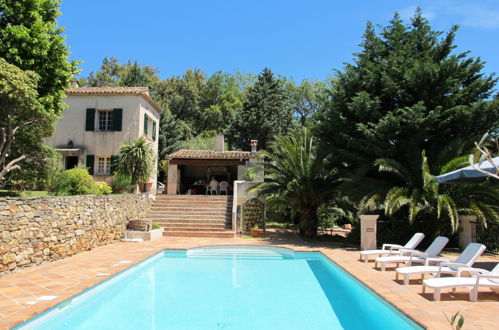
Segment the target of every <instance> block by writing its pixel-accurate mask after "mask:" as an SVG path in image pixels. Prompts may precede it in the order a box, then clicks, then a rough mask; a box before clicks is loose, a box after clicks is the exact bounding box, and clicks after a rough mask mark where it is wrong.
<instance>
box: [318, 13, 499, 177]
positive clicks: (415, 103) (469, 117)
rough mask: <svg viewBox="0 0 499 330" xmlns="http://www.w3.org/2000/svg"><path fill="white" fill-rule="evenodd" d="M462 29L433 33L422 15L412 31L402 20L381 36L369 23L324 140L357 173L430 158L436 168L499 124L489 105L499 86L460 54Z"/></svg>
mask: <svg viewBox="0 0 499 330" xmlns="http://www.w3.org/2000/svg"><path fill="white" fill-rule="evenodd" d="M456 31H457V27H453V28H452V29H451V30H450V31H449V32H448V33H447V34H445V35H443V33H442V32H437V31H433V30H432V29H431V27H430V26H429V24H428V21H427V20H426V19H425V18H423V16H422V13H421V11H420V10H418V11H417V12H416V14H415V16H414V17H413V18H412V20H411V24H409V25H405V24H404V23H403V21H402V20H401V19H400V17H399V16H398V15H397V14H396V15H395V17H394V18H393V19H392V20H391V21H390V25H388V26H387V27H384V28H383V29H382V30H381V32H380V33H379V34H377V33H376V31H375V29H374V27H373V26H372V25H371V24H370V23H369V24H368V25H367V28H366V31H365V33H364V40H363V42H362V44H361V46H362V50H361V51H360V52H359V53H357V54H355V55H356V60H355V63H354V64H347V65H346V66H345V68H344V70H343V72H337V79H336V80H335V81H334V87H333V89H332V90H331V91H330V98H329V100H330V101H329V102H328V103H327V104H326V106H325V108H324V109H323V111H322V112H321V115H320V123H319V125H318V130H317V131H318V136H319V137H320V140H321V143H322V147H323V148H324V150H325V151H326V153H327V154H329V155H334V156H335V160H334V161H333V164H334V165H336V166H341V165H342V164H348V166H349V167H350V168H352V167H356V166H357V165H361V164H372V163H373V162H374V160H375V159H378V158H394V159H397V160H398V161H401V162H402V163H405V162H408V161H409V160H410V159H414V158H415V157H417V156H418V155H419V154H420V153H421V151H422V150H426V151H427V156H428V158H429V159H430V163H435V162H434V161H433V158H434V157H435V156H436V155H437V154H438V152H439V150H440V149H441V148H442V147H443V146H445V145H446V144H447V143H448V142H449V141H450V140H454V139H458V138H463V137H464V138H466V137H472V136H477V135H478V136H481V135H482V134H483V133H484V132H486V131H487V130H488V129H490V128H491V127H492V126H491V125H492V124H493V122H494V121H495V120H496V119H497V117H498V108H499V107H498V105H499V102H497V101H488V98H489V97H490V96H491V94H492V92H493V87H494V85H495V83H496V79H495V78H494V77H493V76H486V75H484V74H483V73H481V70H482V69H483V67H484V62H482V61H481V60H480V58H478V59H474V58H471V57H468V52H464V53H457V54H455V53H453V50H454V49H455V48H456V46H455V44H454V39H455V35H456Z"/></svg>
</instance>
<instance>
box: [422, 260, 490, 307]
mask: <svg viewBox="0 0 499 330" xmlns="http://www.w3.org/2000/svg"><path fill="white" fill-rule="evenodd" d="M463 271H466V272H469V273H470V274H471V275H472V277H442V278H428V279H426V280H424V281H423V293H425V290H426V288H427V287H428V288H431V289H433V300H435V301H439V300H440V295H441V291H442V289H452V292H455V291H456V289H457V288H460V287H464V288H467V289H468V290H469V295H470V301H477V300H478V289H479V288H480V287H487V288H489V289H490V290H492V291H494V292H497V293H499V263H498V264H497V265H496V266H495V267H494V269H492V271H490V272H489V271H488V270H485V269H480V268H470V267H463V268H461V272H463Z"/></svg>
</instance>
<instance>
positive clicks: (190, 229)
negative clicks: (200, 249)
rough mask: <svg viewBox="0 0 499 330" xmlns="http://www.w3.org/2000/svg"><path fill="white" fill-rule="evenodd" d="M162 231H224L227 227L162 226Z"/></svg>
mask: <svg viewBox="0 0 499 330" xmlns="http://www.w3.org/2000/svg"><path fill="white" fill-rule="evenodd" d="M163 228H164V229H163V231H191V232H199V231H206V232H224V231H226V230H227V229H226V228H225V227H224V228H197V227H163Z"/></svg>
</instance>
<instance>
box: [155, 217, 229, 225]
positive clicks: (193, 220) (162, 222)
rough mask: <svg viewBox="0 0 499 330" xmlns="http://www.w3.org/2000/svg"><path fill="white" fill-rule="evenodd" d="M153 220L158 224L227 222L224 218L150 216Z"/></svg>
mask: <svg viewBox="0 0 499 330" xmlns="http://www.w3.org/2000/svg"><path fill="white" fill-rule="evenodd" d="M151 220H152V221H153V222H156V223H158V224H160V225H161V224H174V223H192V224H200V225H208V224H216V225H218V224H222V223H226V222H228V221H227V220H226V219H223V220H204V219H187V220H186V219H157V218H151Z"/></svg>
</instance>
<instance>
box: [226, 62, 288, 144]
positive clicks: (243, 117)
mask: <svg viewBox="0 0 499 330" xmlns="http://www.w3.org/2000/svg"><path fill="white" fill-rule="evenodd" d="M286 96H287V93H286V90H285V89H284V82H283V80H282V79H278V78H276V77H275V76H274V74H273V73H272V71H271V70H270V69H269V68H265V69H264V70H263V71H262V73H261V74H260V75H259V76H258V78H257V81H256V82H255V84H254V85H252V86H251V87H250V88H249V89H248V93H247V97H246V101H245V102H244V104H243V108H242V109H241V111H239V112H238V113H237V115H236V118H235V119H234V122H233V123H232V125H231V127H230V128H229V130H228V140H229V144H230V145H231V146H232V147H235V148H239V149H243V150H248V149H249V148H250V140H258V141H259V144H260V145H261V146H262V147H263V148H265V147H266V146H267V144H268V143H269V142H271V141H272V140H273V137H274V135H278V134H286V133H287V132H288V130H289V128H290V127H291V123H292V110H291V109H290V107H289V105H288V103H287V99H286Z"/></svg>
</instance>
